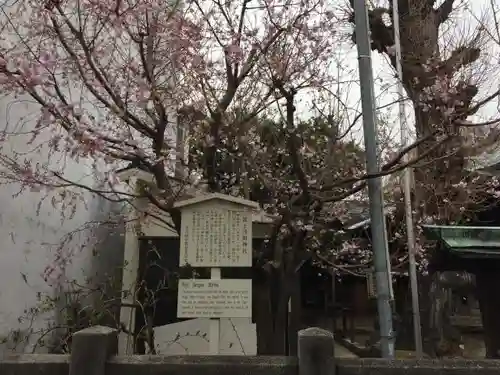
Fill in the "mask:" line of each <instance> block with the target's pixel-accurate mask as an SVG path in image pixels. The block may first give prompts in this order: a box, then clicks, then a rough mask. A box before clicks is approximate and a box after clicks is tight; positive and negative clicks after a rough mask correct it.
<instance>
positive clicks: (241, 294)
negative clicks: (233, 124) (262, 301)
mask: <svg viewBox="0 0 500 375" xmlns="http://www.w3.org/2000/svg"><path fill="white" fill-rule="evenodd" d="M174 207H176V208H178V209H179V210H180V211H181V234H180V260H179V262H180V266H185V265H190V266H191V267H208V268H210V279H209V280H207V279H187V280H186V279H181V280H179V291H178V303H177V316H178V317H179V318H210V330H209V341H210V354H219V352H220V348H219V338H220V337H219V336H220V319H221V318H251V317H252V280H250V279H222V277H221V267H252V211H253V210H255V209H258V208H259V205H258V204H257V203H255V202H252V201H249V200H245V199H241V198H235V197H232V196H229V195H223V194H218V193H213V194H208V195H203V196H200V197H196V198H193V199H188V200H185V201H181V202H178V203H176V204H175V206H174Z"/></svg>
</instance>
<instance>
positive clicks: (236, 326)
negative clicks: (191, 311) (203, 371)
mask: <svg viewBox="0 0 500 375" xmlns="http://www.w3.org/2000/svg"><path fill="white" fill-rule="evenodd" d="M153 330H154V337H155V348H156V352H157V353H158V354H160V355H211V354H212V353H211V351H210V343H209V337H208V334H209V331H210V319H190V320H185V321H182V322H178V323H173V324H167V325H164V326H159V327H155V328H153ZM219 355H240V356H241V355H245V356H246V355H248V356H251V355H257V329H256V325H255V324H254V323H252V321H251V319H248V318H231V319H229V318H222V319H220V320H219Z"/></svg>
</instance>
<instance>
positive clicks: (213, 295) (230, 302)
mask: <svg viewBox="0 0 500 375" xmlns="http://www.w3.org/2000/svg"><path fill="white" fill-rule="evenodd" d="M177 317H179V318H251V317H252V280H245V279H222V280H179V293H178V298H177Z"/></svg>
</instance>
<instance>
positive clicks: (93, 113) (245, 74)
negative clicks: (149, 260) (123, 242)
mask: <svg viewBox="0 0 500 375" xmlns="http://www.w3.org/2000/svg"><path fill="white" fill-rule="evenodd" d="M333 10H334V9H332V8H331V5H329V4H328V3H325V2H322V1H320V0H317V1H308V0H307V1H301V2H299V3H295V2H288V1H283V2H279V1H267V0H266V1H248V0H243V1H234V2H225V3H223V2H220V1H218V0H213V1H209V2H201V1H196V0H193V1H186V2H165V1H161V0H114V1H107V2H102V1H98V0H67V1H60V0H46V1H41V2H35V1H31V0H19V1H15V2H14V3H13V4H12V6H11V7H9V8H7V7H4V8H2V11H3V16H4V17H3V18H2V23H1V30H2V39H1V40H0V87H1V89H2V93H3V94H5V95H10V96H12V97H14V96H18V97H23V98H30V100H31V101H33V102H34V103H36V104H37V106H38V107H37V108H38V112H37V113H36V114H35V121H34V123H35V124H34V125H33V127H32V128H30V129H26V130H25V131H23V132H22V134H20V133H19V132H13V131H11V130H9V129H5V130H4V131H3V132H2V141H3V142H4V143H6V142H10V141H12V139H14V138H16V137H19V136H23V137H25V136H26V135H29V136H31V142H32V144H33V145H35V146H36V147H39V148H41V147H44V148H45V149H47V150H48V151H49V155H51V156H52V157H53V158H55V157H60V155H63V157H62V159H61V160H64V159H65V158H67V159H71V160H73V161H75V162H77V163H88V164H89V165H90V166H91V168H92V172H93V173H94V174H95V176H96V177H97V178H98V179H99V180H104V181H105V183H104V184H100V185H93V184H85V183H81V182H80V181H78V180H76V179H72V178H69V177H68V175H67V173H66V170H65V165H64V163H62V164H61V165H55V164H54V163H53V159H52V160H36V161H35V160H34V158H32V157H29V156H26V154H24V155H22V154H17V155H15V156H14V157H12V156H6V155H2V156H1V158H0V162H1V164H2V167H3V169H4V170H3V172H2V178H3V180H5V181H8V182H12V181H15V182H17V183H19V184H20V186H21V187H22V188H24V189H32V190H40V189H43V190H44V191H45V192H46V194H47V196H48V197H51V198H52V199H53V202H54V205H55V206H58V205H60V207H62V208H63V209H65V210H67V211H68V212H69V213H70V214H73V215H74V214H75V213H76V212H75V211H76V206H75V200H78V199H81V191H89V192H91V193H92V194H94V195H98V196H100V197H103V198H106V199H108V200H111V201H114V202H118V203H121V204H126V205H131V206H133V202H134V200H135V199H138V198H145V199H147V200H149V202H150V203H152V204H153V205H155V206H156V207H157V208H159V209H160V210H163V211H166V212H168V213H169V214H170V217H171V218H172V221H173V227H174V228H175V229H176V230H179V228H180V214H179V212H178V211H177V210H175V209H174V208H173V203H174V202H175V200H176V199H178V197H179V196H180V195H182V194H183V193H184V192H185V191H186V189H187V188H190V187H192V186H193V185H194V182H193V180H192V179H191V176H193V174H198V175H199V174H201V175H202V176H203V181H206V185H207V187H208V190H209V191H224V192H226V193H231V194H238V195H243V196H248V197H249V198H252V199H255V200H257V201H259V203H261V205H262V207H263V209H264V210H266V211H267V212H268V213H269V214H270V215H273V217H274V218H275V224H274V225H273V233H272V235H271V237H270V239H269V248H268V254H266V255H268V256H267V258H266V259H265V260H263V262H262V267H264V268H265V269H267V270H268V271H267V272H268V273H269V275H270V278H269V280H270V282H271V283H274V282H276V284H277V285H279V289H280V293H279V301H278V303H277V306H278V307H277V310H276V314H275V315H274V317H273V320H272V324H273V327H272V330H271V331H272V332H273V339H272V340H273V345H272V349H270V351H272V352H274V353H283V352H285V346H286V345H285V344H286V343H285V341H284V337H285V334H284V330H285V328H286V327H285V326H284V325H283V324H284V321H285V320H283V319H282V318H283V314H286V312H287V308H286V306H287V304H288V300H289V298H290V297H292V299H293V298H295V297H294V296H295V294H294V293H293V288H295V287H296V285H297V284H296V282H297V280H298V278H297V272H296V269H297V267H299V268H300V265H301V264H302V263H303V261H304V260H306V259H308V258H310V257H313V258H314V259H315V260H318V259H319V260H321V261H322V262H324V263H326V264H329V266H331V267H338V265H337V263H338V262H337V255H338V253H337V252H336V251H335V249H334V248H333V247H327V248H325V246H324V243H325V237H326V235H327V232H328V231H331V230H332V229H335V223H336V221H337V220H338V216H340V215H341V214H342V212H343V211H345V210H344V208H343V207H342V204H341V202H342V200H343V199H345V198H346V197H350V196H353V195H354V196H355V195H356V194H362V192H363V190H364V188H365V182H364V181H365V180H366V179H367V178H369V177H371V176H369V175H367V174H366V172H365V171H364V166H363V163H364V161H363V158H362V153H361V151H360V149H359V147H358V146H356V143H355V142H353V141H352V142H351V140H350V139H349V138H350V137H349V135H350V131H351V130H352V124H347V126H341V125H340V124H339V121H338V120H337V119H336V116H335V114H332V115H330V114H328V115H325V112H324V108H326V107H327V106H328V102H329V101H332V100H334V99H333V98H334V97H335V95H331V94H330V95H328V93H332V92H334V91H332V90H331V89H332V87H333V86H335V85H336V84H338V82H336V80H335V78H334V75H333V74H332V67H331V65H332V61H331V55H332V54H333V50H334V48H335V47H336V43H337V42H338V40H339V39H338V38H337V35H336V30H337V28H336V27H335V26H336V24H337V22H338V20H337V19H336V18H335V17H334V12H333ZM320 94H321V95H320ZM301 95H302V97H304V96H307V97H313V98H315V99H314V100H313V102H314V108H315V110H316V111H317V112H318V113H320V116H319V118H320V119H321V121H319V120H318V121H313V122H312V123H300V121H298V119H299V114H298V112H299V111H298V109H297V108H298V106H299V105H300V102H301ZM321 98H323V99H321ZM337 100H338V99H337ZM180 108H184V109H185V108H191V112H192V113H196V114H198V115H196V116H193V117H192V118H191V120H192V121H191V122H189V123H188V124H184V126H186V127H188V133H189V138H190V143H192V144H195V145H196V147H195V148H194V150H193V151H192V152H191V161H189V162H187V163H186V162H185V161H184V160H183V159H182V158H180V157H179V155H177V150H176V145H175V134H176V126H177V125H178V118H185V116H184V117H182V116H180V115H179V112H180V111H179V109H180ZM199 114H201V115H199ZM263 114H266V116H268V118H271V119H272V121H271V122H268V124H267V127H263V126H261V123H260V119H261V116H262V115H263ZM344 125H345V124H344ZM432 137H434V138H432ZM430 141H433V142H438V143H439V142H440V140H439V139H437V138H436V137H435V134H434V133H432V135H429V134H427V133H425V134H423V136H422V138H421V139H418V140H417V141H416V142H415V143H414V144H413V145H411V146H410V147H408V148H407V149H405V150H402V151H399V152H396V153H391V154H390V157H387V160H385V163H384V166H383V168H382V172H381V173H380V175H388V174H391V173H394V172H397V171H400V170H402V169H403V168H404V166H405V164H406V165H407V164H412V163H415V162H417V160H411V161H410V162H408V163H403V162H402V160H403V156H404V155H405V154H406V153H407V152H409V151H411V150H412V149H415V148H417V147H423V144H424V143H425V142H430ZM425 144H427V143H425ZM195 150H196V151H197V152H194V151H195ZM424 156H425V155H424ZM228 160H229V161H230V163H229V164H230V165H232V166H233V167H234V168H233V169H232V171H230V173H229V172H228V171H227V169H225V168H224V165H227V163H228V162H227V161H228ZM222 161H225V162H226V164H225V163H223V162H222ZM176 162H177V163H178V164H179V165H181V167H182V169H183V170H184V171H185V172H187V173H181V174H177V175H174V173H173V165H174V164H175V163H176ZM128 163H133V164H134V165H136V166H140V167H141V168H142V169H144V170H146V171H147V172H149V173H150V174H151V175H152V176H153V177H154V183H153V184H151V185H147V186H144V187H143V188H142V189H140V191H135V190H134V191H132V192H131V191H124V190H123V189H122V188H121V187H119V186H120V181H118V178H117V171H118V170H119V169H120V168H122V167H124V166H126V165H127V164H128ZM96 186H99V187H96ZM62 190H63V191H64V193H61V191H62ZM259 192H260V193H259ZM54 197H57V198H54ZM339 229H340V228H339ZM344 250H345V249H344ZM363 256H364V255H363ZM293 303H297V301H296V299H295V300H294V302H293ZM294 311H296V310H294ZM291 319H292V320H293V321H294V322H295V323H297V314H295V315H294V317H292V318H291ZM291 342H296V340H293V339H292V340H291Z"/></svg>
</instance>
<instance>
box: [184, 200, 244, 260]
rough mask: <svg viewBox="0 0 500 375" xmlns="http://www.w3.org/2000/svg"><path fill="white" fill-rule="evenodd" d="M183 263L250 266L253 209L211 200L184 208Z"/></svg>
mask: <svg viewBox="0 0 500 375" xmlns="http://www.w3.org/2000/svg"><path fill="white" fill-rule="evenodd" d="M181 215H182V221H181V243H180V255H181V256H180V259H179V262H180V266H185V265H186V264H189V265H190V266H192V267H210V268H212V267H251V266H252V211H251V210H249V209H247V208H244V207H240V206H238V205H235V204H232V203H226V202H218V201H209V202H205V203H203V204H199V205H196V206H192V207H185V208H183V210H182V212H181Z"/></svg>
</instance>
